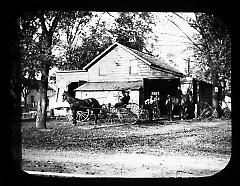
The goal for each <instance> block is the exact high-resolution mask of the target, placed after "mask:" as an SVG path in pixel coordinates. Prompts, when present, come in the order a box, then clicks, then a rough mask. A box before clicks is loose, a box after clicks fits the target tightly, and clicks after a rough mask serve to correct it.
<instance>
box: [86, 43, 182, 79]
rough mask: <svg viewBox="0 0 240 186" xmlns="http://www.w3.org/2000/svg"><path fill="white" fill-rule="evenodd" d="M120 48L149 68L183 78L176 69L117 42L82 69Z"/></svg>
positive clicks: (158, 59)
mask: <svg viewBox="0 0 240 186" xmlns="http://www.w3.org/2000/svg"><path fill="white" fill-rule="evenodd" d="M117 46H120V47H121V48H123V49H124V50H126V51H127V52H129V53H131V54H132V55H134V56H135V57H137V58H138V59H140V60H141V61H143V62H144V63H146V64H148V65H149V66H151V67H155V68H157V69H159V70H163V71H167V72H169V73H174V74H177V75H178V76H184V74H183V73H181V72H180V71H178V70H177V69H175V68H174V67H172V66H170V65H169V64H167V63H166V62H165V61H163V60H162V59H160V58H156V57H154V56H152V55H149V54H146V53H143V52H140V51H137V50H134V49H132V48H129V47H126V46H124V45H122V44H120V43H118V42H115V43H113V44H112V45H111V46H109V47H108V48H107V49H106V50H105V51H103V52H102V53H101V54H100V55H98V56H97V57H95V58H94V59H93V60H92V61H91V62H90V63H89V64H87V65H86V66H85V67H84V68H83V69H84V70H87V69H89V68H90V67H91V66H92V65H94V64H95V63H97V62H98V60H100V59H101V58H102V57H104V56H105V55H107V54H108V53H109V52H110V51H112V50H113V49H114V48H115V47H117Z"/></svg>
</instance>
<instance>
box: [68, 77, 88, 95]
mask: <svg viewBox="0 0 240 186" xmlns="http://www.w3.org/2000/svg"><path fill="white" fill-rule="evenodd" d="M84 83H86V81H78V82H71V83H70V84H69V85H68V92H69V94H70V95H71V96H73V97H75V91H74V90H75V89H76V88H78V87H79V86H81V85H83V84H84Z"/></svg>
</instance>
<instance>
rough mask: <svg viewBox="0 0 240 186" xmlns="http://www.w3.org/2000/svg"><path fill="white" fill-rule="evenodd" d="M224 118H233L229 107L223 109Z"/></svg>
mask: <svg viewBox="0 0 240 186" xmlns="http://www.w3.org/2000/svg"><path fill="white" fill-rule="evenodd" d="M223 118H225V119H230V118H231V110H230V109H229V108H227V107H225V108H224V109H223Z"/></svg>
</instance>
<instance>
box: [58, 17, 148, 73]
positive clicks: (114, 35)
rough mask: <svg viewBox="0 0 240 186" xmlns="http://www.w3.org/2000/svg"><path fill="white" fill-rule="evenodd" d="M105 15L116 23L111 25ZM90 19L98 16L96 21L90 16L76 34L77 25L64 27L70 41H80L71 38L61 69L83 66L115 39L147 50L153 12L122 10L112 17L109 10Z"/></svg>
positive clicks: (61, 62)
mask: <svg viewBox="0 0 240 186" xmlns="http://www.w3.org/2000/svg"><path fill="white" fill-rule="evenodd" d="M103 15H105V16H106V15H108V16H110V17H114V20H115V22H114V24H113V25H111V26H110V25H109V23H108V22H106V21H104V20H102V17H103ZM91 18H95V19H94V20H95V22H94V21H92V19H89V24H87V23H85V24H83V26H84V28H87V29H86V30H85V29H84V28H83V27H81V29H80V30H81V32H80V31H79V33H81V34H79V35H78V36H77V37H76V36H75V32H71V31H70V30H76V29H73V28H74V26H70V30H69V29H68V27H69V24H67V25H68V26H67V28H64V29H63V30H65V32H66V33H67V34H66V36H67V38H66V40H67V41H68V40H69V39H68V38H77V39H78V40H77V41H78V42H76V41H75V42H73V40H70V42H67V43H68V44H67V46H65V47H63V48H65V49H64V51H65V52H64V55H63V56H62V57H61V59H59V64H58V67H59V68H60V69H62V70H74V69H82V68H83V67H84V66H85V65H86V64H88V63H89V62H91V60H93V59H94V58H95V57H96V56H97V55H98V54H99V53H101V52H103V51H104V50H105V49H106V48H107V47H109V46H110V45H111V44H112V43H114V42H115V41H117V42H119V43H121V44H123V45H126V46H128V47H131V48H133V49H136V50H139V51H142V50H143V49H145V50H146V48H145V40H146V37H145V34H147V33H149V32H150V31H151V26H150V25H151V24H153V22H152V20H151V19H152V17H151V15H150V13H146V12H120V13H118V14H117V15H115V16H113V15H112V14H111V13H109V12H102V13H98V14H95V16H93V15H92V14H91ZM83 23H84V22H83ZM70 25H72V24H70ZM74 25H76V24H74ZM72 43H74V45H72Z"/></svg>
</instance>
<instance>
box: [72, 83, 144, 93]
mask: <svg viewBox="0 0 240 186" xmlns="http://www.w3.org/2000/svg"><path fill="white" fill-rule="evenodd" d="M142 86H143V82H142V81H110V82H88V83H84V84H83V85H81V86H79V87H78V88H76V89H75V91H79V90H80V91H93V90H94V91H103V90H108V91H109V90H127V89H130V90H138V89H139V88H141V87H142Z"/></svg>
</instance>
